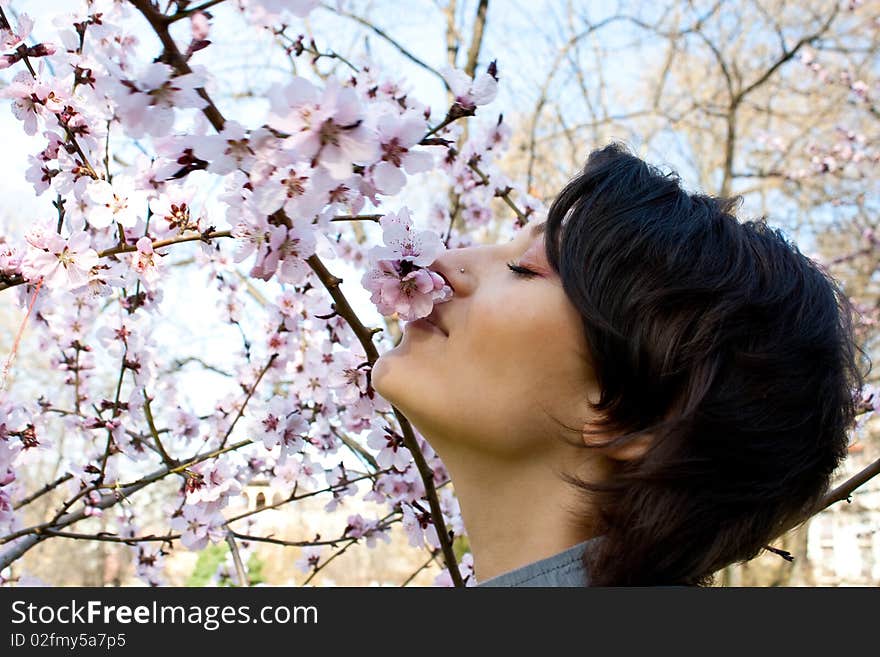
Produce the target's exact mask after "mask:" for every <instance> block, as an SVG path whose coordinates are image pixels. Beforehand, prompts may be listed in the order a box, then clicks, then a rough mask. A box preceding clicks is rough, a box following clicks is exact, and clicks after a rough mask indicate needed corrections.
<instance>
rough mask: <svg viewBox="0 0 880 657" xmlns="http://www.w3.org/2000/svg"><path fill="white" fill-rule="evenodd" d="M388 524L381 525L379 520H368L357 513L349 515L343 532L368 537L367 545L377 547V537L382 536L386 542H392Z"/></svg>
mask: <svg viewBox="0 0 880 657" xmlns="http://www.w3.org/2000/svg"><path fill="white" fill-rule="evenodd" d="M389 529H390V528H389V527H388V526H387V525H385V526H382V527H380V526H379V521H378V520H367V519H365V518H364V517H363V516H362V515H361V514H359V513H356V514H354V515H351V516H348V524H347V525H346V527H345V531H344V532H343V534H344V535H345V536H350V537H351V538H366V540H367V547H369V548H373V547H376V539H377V538H381V539H382V540H383V541H385V542H386V543H390V542H391V536H389V534H388V532H389Z"/></svg>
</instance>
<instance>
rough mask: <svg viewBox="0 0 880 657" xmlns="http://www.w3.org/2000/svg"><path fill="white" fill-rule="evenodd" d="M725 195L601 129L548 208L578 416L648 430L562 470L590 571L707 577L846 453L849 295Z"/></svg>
mask: <svg viewBox="0 0 880 657" xmlns="http://www.w3.org/2000/svg"><path fill="white" fill-rule="evenodd" d="M741 200H742V198H741V197H740V196H736V197H733V198H719V197H712V196H707V195H703V194H691V193H688V192H686V191H684V190H683V189H682V188H681V186H680V184H679V177H678V175H677V174H676V173H674V172H672V173H669V174H663V173H662V172H661V171H660V170H658V169H657V168H656V167H653V166H651V165H648V164H646V163H645V162H643V161H642V160H641V159H639V158H638V157H636V156H634V155H632V154H631V153H629V152H628V151H627V149H626V147H625V146H623V145H621V144H618V143H611V144H609V145H607V146H605V147H604V148H601V149H597V150H594V151H593V152H592V153H591V154H590V155H589V158H588V161H587V163H586V166H585V167H584V169H583V171H582V172H581V173H580V174H579V175H578V176H577V177H576V178H574V179H573V180H571V181H570V182H569V183H568V184H567V185H566V186H565V188H564V189H563V190H562V191H561V192H560V194H559V195H558V197H557V198H556V199H555V201H554V202H553V204H552V206H551V208H550V210H549V213H548V219H547V226H546V235H545V245H546V252H547V259H548V261H549V262H550V264H551V266H552V267H553V269H554V270H555V271H556V272H557V273H558V274H559V276H560V278H561V280H562V284H563V287H564V289H565V292H566V294H567V296H568V298H569V299H570V301H571V302H572V303H573V304H574V305H575V306H576V307H577V309H578V310H579V311H580V313H581V315H582V317H583V323H584V327H585V329H586V335H587V340H588V353H589V355H590V358H591V364H592V366H593V368H594V370H595V375H596V380H597V382H598V383H599V387H600V389H601V397H600V399H599V400H598V402H597V403H596V404H592V403H590V402H589V401H587V403H588V404H590V407H591V408H592V409H593V411H594V412H595V413H596V414H597V418H598V419H597V421H596V425H595V426H596V427H597V428H596V430H595V432H596V433H598V434H599V435H601V436H602V437H610V438H609V440H608V442H607V443H605V444H621V443H624V442H626V441H628V440H633V439H635V438H637V437H638V436H640V435H642V434H644V433H649V434H650V436H651V437H652V442H651V445H650V448H649V450H648V451H647V453H646V454H645V455H644V456H643V457H642V458H639V459H635V460H632V461H619V462H617V463H618V465H619V467H618V468H617V469H616V470H615V472H614V474H613V476H611V477H609V478H608V479H607V480H604V481H600V482H587V481H583V480H580V479H577V478H575V477H573V476H571V475H568V474H566V475H564V476H565V478H566V480H567V481H569V482H570V483H572V484H573V485H575V486H577V487H578V488H579V490H580V491H581V492H582V493H583V494H585V495H586V496H587V497H589V499H590V500H591V502H592V504H594V505H595V508H596V509H597V510H598V514H599V517H598V519H596V518H594V519H593V520H595V521H597V522H598V523H599V530H600V533H601V534H602V535H603V536H604V538H603V539H602V540H600V541H599V542H598V543H597V545H596V548H595V549H592V550H589V551H588V552H587V554H586V555H585V562H584V563H585V565H586V566H587V569H588V572H589V573H590V583H591V585H593V586H625V585H637V586H649V585H662V584H679V585H696V586H708V585H712V584H713V583H714V577H713V573H715V572H716V571H718V570H719V569H721V568H723V567H724V566H727V565H729V564H731V563H735V562H741V561H747V560H749V559H752V558H754V557H755V556H757V555H758V554H759V553H760V551H761V550H762V548H763V547H764V546H765V545H767V544H768V543H769V542H771V541H772V540H773V539H774V538H776V537H778V536H779V535H780V534H781V533H783V531H784V530H785V529H787V528H790V527H791V526H796V525H797V524H800V522H802V521H803V520H804V519H805V517H804V514H805V513H806V512H807V511H808V510H810V509H813V508H814V506H815V504H816V503H817V502H818V501H819V500H820V499H821V498H822V497H823V495H824V494H825V493H826V491H827V489H828V486H829V484H830V480H831V475H832V473H833V472H834V471H835V469H836V468H837V467H838V465H839V464H840V462H841V461H842V460H843V459H844V458H845V456H846V453H847V446H848V441H849V439H848V431H849V429H850V427H851V426H852V425H853V423H854V421H855V417H856V412H857V403H858V399H859V398H860V395H861V389H862V386H863V385H864V378H863V377H864V376H865V375H866V374H865V375H863V374H862V373H861V372H860V371H859V368H858V366H857V362H856V352H857V351H858V352H859V353H861V354H862V355H864V352H863V351H862V349H861V348H860V347H858V345H856V343H855V339H854V336H853V327H852V321H853V320H852V312H853V309H852V306H851V304H850V302H849V300H848V299H847V297H846V295H845V294H844V293H843V291H842V290H841V288H840V287H839V286H838V284H837V283H836V282H835V280H834V279H833V278H831V277H830V275H828V274H827V273H826V272H824V270H823V269H822V267H820V266H819V265H817V264H816V263H814V262H813V261H812V260H810V259H809V258H807V257H806V256H804V255H803V254H801V253H800V251H799V250H798V248H797V247H796V246H795V245H794V244H792V243H789V242H788V241H787V240H786V238H785V235H784V234H783V233H782V232H781V231H780V230H779V229H772V228H770V227H769V226H768V225H767V224H766V223H765V221H764V219H763V218H762V219H760V220H757V221H746V222H739V221H738V220H737V219H736V218H735V217H734V216H733V214H732V211H733V209H734V207H735V206H736V205H737V203H738V202H740V201H741ZM868 371H870V362H869V367H868ZM571 429H574V430H576V431H578V434H579V435H580V433H581V431H582V428H571ZM578 444H580V445H582V446H584V447H585V448H587V449H590V446H588V445H585V444H584V443H583V440H579V441H578ZM792 523H795V524H794V525H792Z"/></svg>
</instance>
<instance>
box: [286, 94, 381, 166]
mask: <svg viewBox="0 0 880 657" xmlns="http://www.w3.org/2000/svg"><path fill="white" fill-rule="evenodd" d="M270 101H271V104H272V112H271V114H270V116H269V125H271V126H272V127H273V128H276V129H278V130H281V131H283V132H285V133H287V134H289V135H290V137H288V138H287V139H286V140H285V148H286V149H290V150H292V151H294V152H296V154H297V155H298V156H299V157H301V158H304V159H305V160H307V161H309V162H310V163H311V164H312V166H317V165H318V163H321V164H323V165H324V166H325V167H327V170H328V171H329V172H330V174H331V175H332V176H333V177H334V178H336V179H344V178H346V177H348V176H350V175H351V173H352V164H363V165H366V164H371V163H372V162H373V161H374V160H376V159H377V158H378V155H379V147H378V142H377V139H376V134H375V133H374V132H373V131H372V130H370V129H368V128H367V126H366V125H365V124H364V121H363V116H362V111H361V107H360V103H359V101H358V97H357V93H356V92H355V90H354V89H352V88H351V87H343V86H342V85H341V84H340V83H339V82H338V81H336V80H335V79H333V78H331V79H329V80H328V81H327V84H326V86H325V87H324V89H323V90H322V89H319V88H318V87H316V86H315V85H314V84H312V83H311V82H309V81H308V80H306V79H305V78H302V77H295V78H294V79H293V80H292V81H291V82H290V83H289V84H288V85H287V86H285V87H283V88H282V89H280V90H277V91H273V92H271V93H270Z"/></svg>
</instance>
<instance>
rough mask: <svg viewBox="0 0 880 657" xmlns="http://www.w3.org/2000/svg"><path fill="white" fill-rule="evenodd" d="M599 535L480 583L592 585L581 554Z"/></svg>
mask: <svg viewBox="0 0 880 657" xmlns="http://www.w3.org/2000/svg"><path fill="white" fill-rule="evenodd" d="M600 538H601V536H594V537H593V538H590V539H587V540H586V541H583V542H581V543H578V544H577V545H573V546H572V547H570V548H568V549H567V550H563V551H562V552H559V553H557V554H554V555H551V556H549V557H545V558H544V559H541V560H539V561H533V562H532V563H528V564H526V565H524V566H520V567H519V568H516V569H514V570H510V571H508V572H506V573H501V574H500V575H496V576H495V577H490V578H489V579H487V580H485V581H483V582H479V583H478V584H477V586H568V587H583V586H589V585H590V583H589V575H588V573H587V570H586V568H584V565H583V561H582V560H581V557H582V555H583V554H584V551H585V550H587V549H590V548H592V547H594V546H595V541H597V540H598V539H600Z"/></svg>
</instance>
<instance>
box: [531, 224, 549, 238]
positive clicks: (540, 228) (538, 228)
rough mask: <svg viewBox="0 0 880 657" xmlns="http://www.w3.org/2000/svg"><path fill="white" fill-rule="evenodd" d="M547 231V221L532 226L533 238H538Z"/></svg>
mask: <svg viewBox="0 0 880 657" xmlns="http://www.w3.org/2000/svg"><path fill="white" fill-rule="evenodd" d="M546 229H547V221H546V220H545V221H542V222H541V223H539V224H535V225H534V226H532V237H537V236H538V235H541V234H542V233H543V232H544V231H545V230H546Z"/></svg>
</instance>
